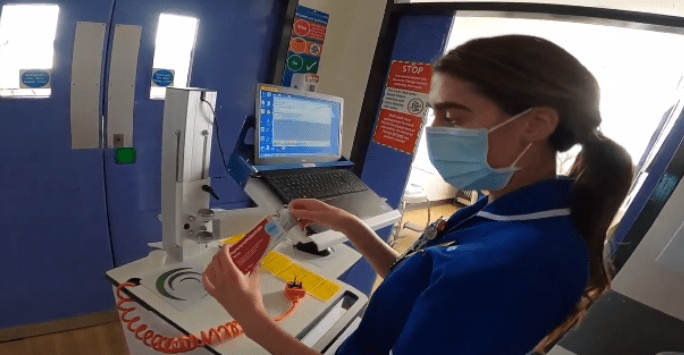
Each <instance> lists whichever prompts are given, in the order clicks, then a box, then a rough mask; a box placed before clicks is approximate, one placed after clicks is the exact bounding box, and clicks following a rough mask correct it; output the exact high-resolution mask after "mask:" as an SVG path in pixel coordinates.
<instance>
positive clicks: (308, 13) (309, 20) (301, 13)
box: [282, 6, 329, 91]
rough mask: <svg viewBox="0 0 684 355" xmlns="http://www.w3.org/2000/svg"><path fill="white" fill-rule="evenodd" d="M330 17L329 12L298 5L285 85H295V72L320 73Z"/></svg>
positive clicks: (288, 50) (289, 49) (284, 79)
mask: <svg viewBox="0 0 684 355" xmlns="http://www.w3.org/2000/svg"><path fill="white" fill-rule="evenodd" d="M328 18H329V16H328V14H326V13H324V12H321V11H318V10H314V9H310V8H308V7H304V6H297V11H296V12H295V18H294V23H293V25H292V34H291V36H290V46H289V48H288V49H287V62H286V63H285V72H284V73H283V81H282V85H283V86H293V85H292V84H293V81H292V77H293V75H294V74H316V73H318V64H319V63H320V61H321V53H322V51H323V41H324V40H325V34H326V32H327V31H328ZM298 77H301V75H299V76H298ZM297 83H298V82H297ZM297 83H295V84H297ZM310 91H312V90H310Z"/></svg>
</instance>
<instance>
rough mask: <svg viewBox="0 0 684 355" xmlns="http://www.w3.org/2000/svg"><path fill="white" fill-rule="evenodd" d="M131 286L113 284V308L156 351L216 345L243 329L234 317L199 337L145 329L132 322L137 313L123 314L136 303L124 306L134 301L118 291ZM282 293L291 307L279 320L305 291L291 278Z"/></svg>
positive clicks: (282, 317) (177, 352) (177, 350)
mask: <svg viewBox="0 0 684 355" xmlns="http://www.w3.org/2000/svg"><path fill="white" fill-rule="evenodd" d="M295 281H296V280H295ZM131 286H133V287H134V286H137V285H136V284H134V283H133V282H124V283H122V284H121V285H119V287H117V288H116V297H117V298H118V299H119V300H118V301H117V303H116V308H117V309H118V310H119V311H121V321H122V322H123V323H126V324H127V326H126V327H125V328H128V330H129V331H131V332H133V333H134V334H135V337H136V338H137V339H138V340H140V341H141V342H142V343H143V344H145V345H147V346H149V347H150V348H152V349H154V350H156V351H158V352H161V353H164V354H180V353H184V352H188V351H192V350H194V349H196V348H199V347H202V346H205V345H216V344H219V343H222V342H224V341H226V340H229V339H232V338H235V337H237V336H239V335H241V334H242V333H243V332H244V331H243V330H242V327H240V324H239V323H238V322H237V321H231V322H228V323H226V324H223V325H219V326H218V327H216V328H211V329H209V331H208V332H207V333H205V332H200V336H199V338H198V337H197V336H195V335H194V334H190V335H188V336H181V337H165V336H163V335H159V334H156V333H155V332H154V331H153V330H151V329H147V328H148V326H147V325H146V324H140V325H137V326H134V325H133V324H134V323H135V322H138V321H139V320H140V317H139V316H134V317H131V318H126V315H128V314H129V313H131V312H133V311H135V307H133V306H128V307H126V306H124V304H126V303H134V302H135V301H133V299H131V298H128V297H125V296H123V295H122V293H121V290H122V289H124V288H126V287H131ZM285 295H286V296H287V298H288V299H290V300H291V301H292V308H290V310H289V311H287V312H285V313H284V314H283V315H281V316H279V317H277V318H275V321H276V322H280V321H282V320H283V319H285V318H287V317H289V316H291V315H292V314H294V312H295V310H296V309H297V306H298V305H299V300H300V299H302V298H303V297H304V296H305V295H306V293H305V291H304V290H303V289H302V288H301V283H300V284H299V285H297V283H296V282H293V283H289V284H287V286H286V288H285Z"/></svg>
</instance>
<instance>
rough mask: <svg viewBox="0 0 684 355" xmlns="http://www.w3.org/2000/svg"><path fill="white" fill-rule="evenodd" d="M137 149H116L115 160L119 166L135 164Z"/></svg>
mask: <svg viewBox="0 0 684 355" xmlns="http://www.w3.org/2000/svg"><path fill="white" fill-rule="evenodd" d="M135 156H136V153H135V148H116V149H115V150H114V160H115V161H116V163H117V164H133V163H135Z"/></svg>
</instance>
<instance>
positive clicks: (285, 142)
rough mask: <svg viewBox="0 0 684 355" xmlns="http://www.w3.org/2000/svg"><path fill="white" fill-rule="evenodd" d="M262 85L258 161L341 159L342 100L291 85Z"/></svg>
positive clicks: (261, 162)
mask: <svg viewBox="0 0 684 355" xmlns="http://www.w3.org/2000/svg"><path fill="white" fill-rule="evenodd" d="M268 88H269V87H263V86H261V87H260V90H259V96H260V97H259V103H258V105H257V107H258V112H257V126H258V129H257V133H256V134H257V142H258V148H257V149H258V152H257V164H260V165H267V164H268V165H278V164H297V163H305V162H325V161H335V160H338V159H339V158H340V128H341V127H340V126H341V122H342V99H341V98H337V97H333V96H328V95H322V94H313V93H308V92H301V91H298V90H294V89H289V88H280V87H279V88H278V89H277V91H272V90H275V89H271V90H267V89H268Z"/></svg>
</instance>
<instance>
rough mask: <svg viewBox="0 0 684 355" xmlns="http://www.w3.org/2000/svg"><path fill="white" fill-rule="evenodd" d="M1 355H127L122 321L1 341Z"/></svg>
mask: <svg viewBox="0 0 684 355" xmlns="http://www.w3.org/2000/svg"><path fill="white" fill-rule="evenodd" d="M0 354H2V355H127V354H128V351H127V350H126V342H125V341H124V336H123V332H122V330H121V325H120V323H119V322H110V323H105V324H101V325H97V326H94V327H88V328H82V329H75V330H70V331H66V332H60V333H54V334H48V335H42V336H37V337H32V338H26V339H20V340H13V341H8V342H4V343H0Z"/></svg>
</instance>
